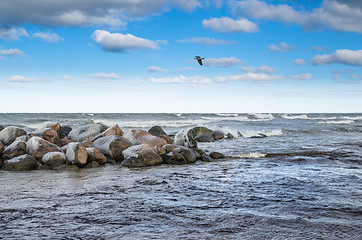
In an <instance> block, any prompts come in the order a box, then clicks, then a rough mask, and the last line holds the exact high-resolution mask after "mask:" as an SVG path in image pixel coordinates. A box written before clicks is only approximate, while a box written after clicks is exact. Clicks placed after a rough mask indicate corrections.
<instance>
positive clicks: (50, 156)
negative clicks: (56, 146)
mask: <svg viewBox="0 0 362 240" xmlns="http://www.w3.org/2000/svg"><path fill="white" fill-rule="evenodd" d="M66 161H67V158H66V156H65V154H64V153H62V152H49V153H46V154H45V155H44V156H43V158H42V160H41V162H42V164H44V165H47V166H50V167H55V166H58V165H62V164H65V162H66Z"/></svg>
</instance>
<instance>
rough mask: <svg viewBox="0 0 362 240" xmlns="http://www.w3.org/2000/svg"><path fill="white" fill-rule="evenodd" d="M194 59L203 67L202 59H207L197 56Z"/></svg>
mask: <svg viewBox="0 0 362 240" xmlns="http://www.w3.org/2000/svg"><path fill="white" fill-rule="evenodd" d="M194 59H196V60H197V61H198V62H199V64H200V65H201V66H202V59H205V58H202V57H200V56H195V57H194Z"/></svg>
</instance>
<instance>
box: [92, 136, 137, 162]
mask: <svg viewBox="0 0 362 240" xmlns="http://www.w3.org/2000/svg"><path fill="white" fill-rule="evenodd" d="M131 146H132V143H131V142H130V141H128V140H127V139H126V138H124V137H122V136H106V137H101V138H99V139H97V140H96V141H94V143H93V147H94V148H96V149H98V150H99V151H101V152H102V153H103V154H104V155H106V156H109V157H110V158H113V159H114V160H116V161H122V160H123V159H124V158H123V155H122V151H124V150H126V149H127V148H129V147H131Z"/></svg>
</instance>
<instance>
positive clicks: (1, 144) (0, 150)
mask: <svg viewBox="0 0 362 240" xmlns="http://www.w3.org/2000/svg"><path fill="white" fill-rule="evenodd" d="M4 149H5V145H4V144H3V143H2V142H1V141H0V156H1V154H2V153H3V151H4Z"/></svg>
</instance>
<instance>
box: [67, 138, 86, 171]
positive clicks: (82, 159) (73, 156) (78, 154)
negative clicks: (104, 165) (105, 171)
mask: <svg viewBox="0 0 362 240" xmlns="http://www.w3.org/2000/svg"><path fill="white" fill-rule="evenodd" d="M66 157H67V159H68V162H69V163H71V164H73V165H77V166H78V167H81V166H83V165H85V164H86V163H87V159H88V154H87V150H86V148H85V147H84V146H83V145H82V144H80V143H78V142H71V143H69V144H68V147H67V152H66Z"/></svg>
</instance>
